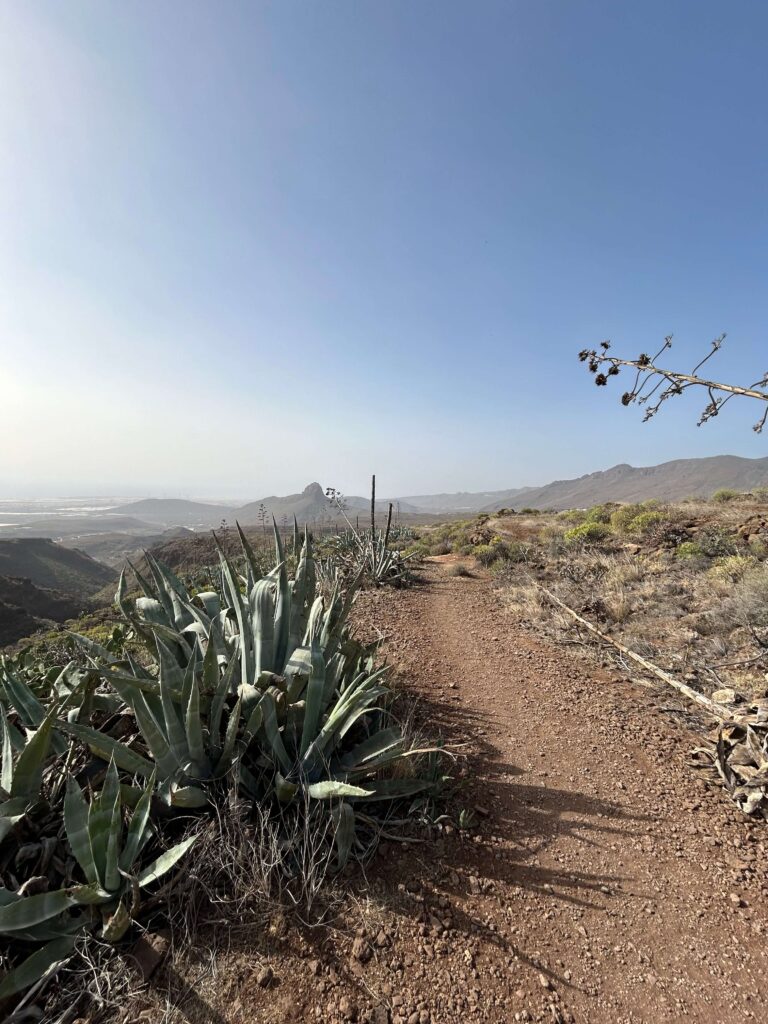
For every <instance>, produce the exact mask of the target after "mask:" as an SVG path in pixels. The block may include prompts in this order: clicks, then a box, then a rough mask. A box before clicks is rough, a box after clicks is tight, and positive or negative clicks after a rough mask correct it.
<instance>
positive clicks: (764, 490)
mask: <svg viewBox="0 0 768 1024" xmlns="http://www.w3.org/2000/svg"><path fill="white" fill-rule="evenodd" d="M752 497H753V498H754V499H755V500H756V501H759V502H760V503H761V504H766V505H768V487H756V488H755V489H754V491H752Z"/></svg>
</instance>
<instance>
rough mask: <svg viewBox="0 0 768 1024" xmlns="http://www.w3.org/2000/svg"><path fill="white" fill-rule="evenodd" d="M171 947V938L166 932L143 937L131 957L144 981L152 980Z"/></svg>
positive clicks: (132, 951)
mask: <svg viewBox="0 0 768 1024" xmlns="http://www.w3.org/2000/svg"><path fill="white" fill-rule="evenodd" d="M169 945H170V937H169V936H168V935H167V934H166V933H165V932H156V933H155V934H153V935H142V936H141V938H140V939H139V940H138V942H137V943H136V945H135V946H134V947H133V949H132V950H131V956H132V957H133V959H134V960H135V961H136V966H137V968H138V969H139V972H140V974H141V976H142V978H143V979H144V981H147V980H148V979H149V978H151V977H152V975H153V974H154V973H155V971H156V970H157V968H158V967H159V966H160V964H161V963H162V962H163V960H164V959H165V955H166V953H167V952H168V947H169Z"/></svg>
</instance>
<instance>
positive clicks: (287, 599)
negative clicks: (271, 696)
mask: <svg viewBox="0 0 768 1024" xmlns="http://www.w3.org/2000/svg"><path fill="white" fill-rule="evenodd" d="M272 526H273V528H274V531H275V554H276V557H277V566H276V568H277V569H279V574H278V586H277V597H276V600H275V654H274V666H273V668H274V671H275V672H282V670H283V666H284V665H285V661H286V655H287V652H288V630H289V629H290V625H291V593H290V590H289V589H288V570H287V568H286V565H285V554H284V553H283V541H282V539H281V537H280V531H279V530H278V528H277V523H276V522H275V517H274V516H273V517H272Z"/></svg>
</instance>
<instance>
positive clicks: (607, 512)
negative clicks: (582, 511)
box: [585, 505, 613, 523]
mask: <svg viewBox="0 0 768 1024" xmlns="http://www.w3.org/2000/svg"><path fill="white" fill-rule="evenodd" d="M612 513H613V510H612V509H611V507H610V506H609V505H593V506H592V508H590V509H588V510H587V512H586V515H585V521H586V522H588V523H610V521H611V515H612Z"/></svg>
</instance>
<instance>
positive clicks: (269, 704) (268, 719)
mask: <svg viewBox="0 0 768 1024" xmlns="http://www.w3.org/2000/svg"><path fill="white" fill-rule="evenodd" d="M260 706H261V709H262V711H263V714H264V726H263V728H264V734H265V736H266V738H267V741H268V742H269V745H270V747H271V749H272V752H273V754H274V756H275V757H276V758H277V760H278V761H279V762H280V764H281V765H282V767H283V770H284V771H286V772H290V770H291V767H292V761H291V758H290V757H289V756H288V751H287V750H286V749H285V744H284V742H283V737H282V736H281V735H280V729H279V727H278V724H277V711H276V709H275V698H274V697H273V696H272V694H271V693H270V692H269V691H267V692H266V693H265V694H264V696H263V698H262V700H261V705H260Z"/></svg>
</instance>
